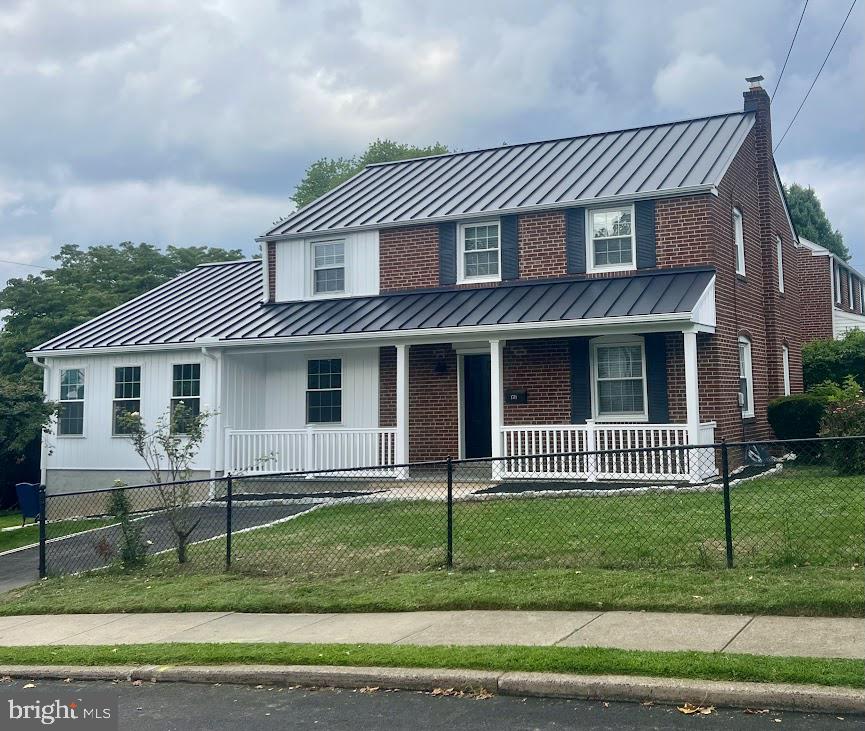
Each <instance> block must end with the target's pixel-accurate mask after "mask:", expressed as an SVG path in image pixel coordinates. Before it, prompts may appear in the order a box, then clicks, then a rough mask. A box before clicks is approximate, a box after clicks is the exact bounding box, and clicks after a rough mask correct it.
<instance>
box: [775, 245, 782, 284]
mask: <svg viewBox="0 0 865 731" xmlns="http://www.w3.org/2000/svg"><path fill="white" fill-rule="evenodd" d="M775 260H776V263H777V266H778V291H779V292H782V293H783V292H784V242H783V241H782V240H781V237H780V236H778V235H777V234H776V235H775Z"/></svg>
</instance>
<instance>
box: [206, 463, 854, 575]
mask: <svg viewBox="0 0 865 731" xmlns="http://www.w3.org/2000/svg"><path fill="white" fill-rule="evenodd" d="M411 490H422V488H419V487H417V486H407V487H406V491H407V493H408V494H411V493H410V492H409V491H411ZM415 494H418V493H415ZM420 494H422V492H421V493H420ZM863 498H865V480H863V477H862V476H861V475H860V476H852V477H837V476H832V475H830V474H829V473H828V472H827V471H826V470H825V469H820V468H787V469H785V470H784V471H782V472H781V473H780V475H777V476H772V477H767V478H763V479H759V480H755V481H752V482H748V483H744V484H742V485H739V486H736V487H734V489H733V491H732V498H731V503H732V526H733V539H734V554H735V561H736V565H737V566H742V567H753V568H758V567H776V568H777V567H793V566H802V565H822V566H836V567H849V566H851V565H854V564H860V565H861V564H862V563H863V553H865V549H863V546H865V499H863ZM445 541H446V512H445V505H444V503H442V502H433V501H428V500H406V501H401V502H388V503H377V504H375V503H373V504H355V505H350V504H341V505H334V506H329V507H325V508H322V509H319V510H316V511H314V512H312V513H310V514H308V515H305V516H303V517H300V518H298V519H296V520H292V521H289V522H287V523H284V524H281V525H278V526H274V527H272V528H267V529H262V530H258V531H252V532H249V533H244V534H240V535H237V536H236V537H235V539H234V557H233V562H234V563H233V565H234V568H235V570H238V571H242V572H245V573H260V574H265V575H269V574H271V575H272V574H277V573H278V574H284V575H290V576H325V575H331V576H332V575H340V574H342V575H356V574H358V573H360V574H370V575H372V574H375V573H380V572H404V571H411V572H414V571H425V570H430V569H435V568H440V567H441V566H443V565H444V562H445ZM453 546H454V556H453V560H454V566H455V567H456V568H459V569H505V568H525V569H529V568H536V569H537V568H551V567H572V568H579V569H585V568H651V569H655V568H671V567H698V568H717V567H722V566H723V565H724V560H725V542H724V514H723V501H722V496H721V494H720V493H717V492H711V493H686V492H676V493H654V494H646V495H633V494H632V495H626V496H615V497H574V498H570V497H567V498H530V499H520V498H514V499H505V500H502V499H498V500H487V501H468V502H456V503H455V504H454V528H453ZM219 549H220V547H219V546H214V545H205V546H200V547H198V548H193V550H192V552H191V556H192V561H193V563H196V562H197V563H198V564H200V565H213V564H214V563H217V564H218V563H219V562H221V561H222V553H221V551H220V550H219Z"/></svg>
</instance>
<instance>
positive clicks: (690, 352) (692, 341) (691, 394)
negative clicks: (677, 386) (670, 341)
mask: <svg viewBox="0 0 865 731" xmlns="http://www.w3.org/2000/svg"><path fill="white" fill-rule="evenodd" d="M682 337H683V350H684V356H685V357H684V360H685V412H686V421H687V423H688V442H690V443H691V444H699V443H700V379H699V365H698V360H697V333H683V335H682Z"/></svg>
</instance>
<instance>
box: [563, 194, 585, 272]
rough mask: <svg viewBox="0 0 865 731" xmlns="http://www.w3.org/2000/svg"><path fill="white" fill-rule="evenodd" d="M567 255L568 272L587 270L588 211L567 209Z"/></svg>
mask: <svg viewBox="0 0 865 731" xmlns="http://www.w3.org/2000/svg"><path fill="white" fill-rule="evenodd" d="M565 255H566V257H567V261H568V274H583V273H585V271H586V211H585V209H583V208H569V209H567V210H566V211H565Z"/></svg>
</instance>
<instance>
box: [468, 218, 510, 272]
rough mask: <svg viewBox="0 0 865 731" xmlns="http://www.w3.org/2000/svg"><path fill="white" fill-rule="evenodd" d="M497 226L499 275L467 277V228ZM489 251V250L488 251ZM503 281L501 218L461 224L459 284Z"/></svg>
mask: <svg viewBox="0 0 865 731" xmlns="http://www.w3.org/2000/svg"><path fill="white" fill-rule="evenodd" d="M493 225H494V226H495V227H496V230H497V236H496V238H497V243H498V250H497V253H498V270H499V272H498V274H496V275H495V276H493V275H486V276H482V277H481V276H477V277H467V276H466V273H465V268H466V247H465V244H466V229H467V228H475V227H477V226H493ZM486 251H489V249H486ZM501 281H502V223H501V219H499V218H490V219H486V220H481V221H469V222H466V223H460V224H459V225H458V226H457V284H480V283H483V282H501Z"/></svg>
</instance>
